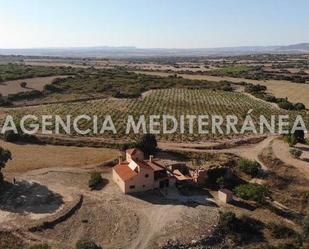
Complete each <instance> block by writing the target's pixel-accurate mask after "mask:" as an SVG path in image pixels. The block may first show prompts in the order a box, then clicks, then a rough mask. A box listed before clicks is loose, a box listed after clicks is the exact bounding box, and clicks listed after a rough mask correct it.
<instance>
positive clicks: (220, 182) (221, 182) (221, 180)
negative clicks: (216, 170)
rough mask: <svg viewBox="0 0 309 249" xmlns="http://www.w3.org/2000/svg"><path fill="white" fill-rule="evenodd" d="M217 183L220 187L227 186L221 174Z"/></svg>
mask: <svg viewBox="0 0 309 249" xmlns="http://www.w3.org/2000/svg"><path fill="white" fill-rule="evenodd" d="M216 183H217V184H218V185H219V187H220V188H221V189H222V188H224V187H225V179H224V177H223V176H220V177H219V178H217V180H216Z"/></svg>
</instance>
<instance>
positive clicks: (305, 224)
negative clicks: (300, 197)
mask: <svg viewBox="0 0 309 249" xmlns="http://www.w3.org/2000/svg"><path fill="white" fill-rule="evenodd" d="M302 228H303V233H304V235H305V236H308V235H309V214H307V215H306V216H305V217H304V219H303V221H302Z"/></svg>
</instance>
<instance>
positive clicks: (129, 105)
mask: <svg viewBox="0 0 309 249" xmlns="http://www.w3.org/2000/svg"><path fill="white" fill-rule="evenodd" d="M250 109H252V110H253V112H252V113H251V116H252V117H253V119H254V120H256V121H258V117H259V115H260V114H263V115H265V116H266V117H269V116H270V115H271V114H279V113H282V114H283V113H290V114H292V115H295V112H287V111H281V110H278V109H275V108H273V107H272V106H271V105H270V104H267V103H265V102H263V101H260V100H256V99H253V98H251V97H249V96H247V95H244V94H242V93H234V92H225V91H216V90H208V89H199V90H193V89H165V90H155V91H152V92H150V93H149V94H147V95H146V96H145V97H144V98H135V99H110V98H109V99H103V100H93V101H87V102H77V103H66V104H52V105H46V106H37V107H25V108H18V109H12V110H10V111H8V113H9V114H11V115H14V116H15V117H16V119H17V120H18V119H20V117H21V116H22V115H24V114H34V115H38V116H40V115H60V116H61V117H64V116H65V115H72V118H74V117H75V116H77V115H83V114H87V115H89V116H93V115H97V116H98V117H99V121H98V123H99V124H100V123H102V122H103V119H104V117H105V115H111V117H112V120H113V122H114V124H115V127H116V129H117V134H115V135H114V134H112V133H105V134H103V135H101V134H96V136H104V137H106V138H115V139H125V140H130V139H133V138H136V137H138V135H134V134H130V135H126V134H125V128H126V122H127V117H128V115H133V116H134V117H136V118H137V117H139V116H140V115H145V116H146V118H147V117H148V116H149V115H173V116H175V117H180V116H181V115H187V114H188V115H223V116H226V115H237V116H238V118H239V119H240V120H244V118H245V116H246V114H247V112H248V111H249V110H250ZM136 120H137V119H136ZM80 127H82V128H91V127H92V123H91V122H87V121H83V122H82V123H80ZM99 127H100V126H99ZM90 135H91V134H90ZM223 136H225V137H226V136H227V135H223ZM229 136H230V135H229ZM158 138H159V139H162V140H168V141H182V142H185V141H204V140H207V139H210V138H212V139H220V138H222V136H221V135H215V136H213V135H210V134H197V127H194V133H193V134H190V133H189V132H188V131H186V132H185V133H184V134H180V133H179V132H177V133H175V134H169V135H163V134H160V135H158Z"/></svg>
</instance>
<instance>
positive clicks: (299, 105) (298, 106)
mask: <svg viewBox="0 0 309 249" xmlns="http://www.w3.org/2000/svg"><path fill="white" fill-rule="evenodd" d="M305 109H306V106H305V105H304V104H303V103H296V104H294V110H297V111H301V110H305Z"/></svg>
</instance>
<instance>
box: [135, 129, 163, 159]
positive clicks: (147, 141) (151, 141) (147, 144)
mask: <svg viewBox="0 0 309 249" xmlns="http://www.w3.org/2000/svg"><path fill="white" fill-rule="evenodd" d="M157 146H158V144H157V140H156V137H155V135H153V134H145V135H143V136H142V138H141V139H140V140H139V141H137V143H136V147H137V148H139V149H140V150H142V151H143V152H144V153H145V155H146V156H149V155H151V154H154V153H155V152H156V149H157Z"/></svg>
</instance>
